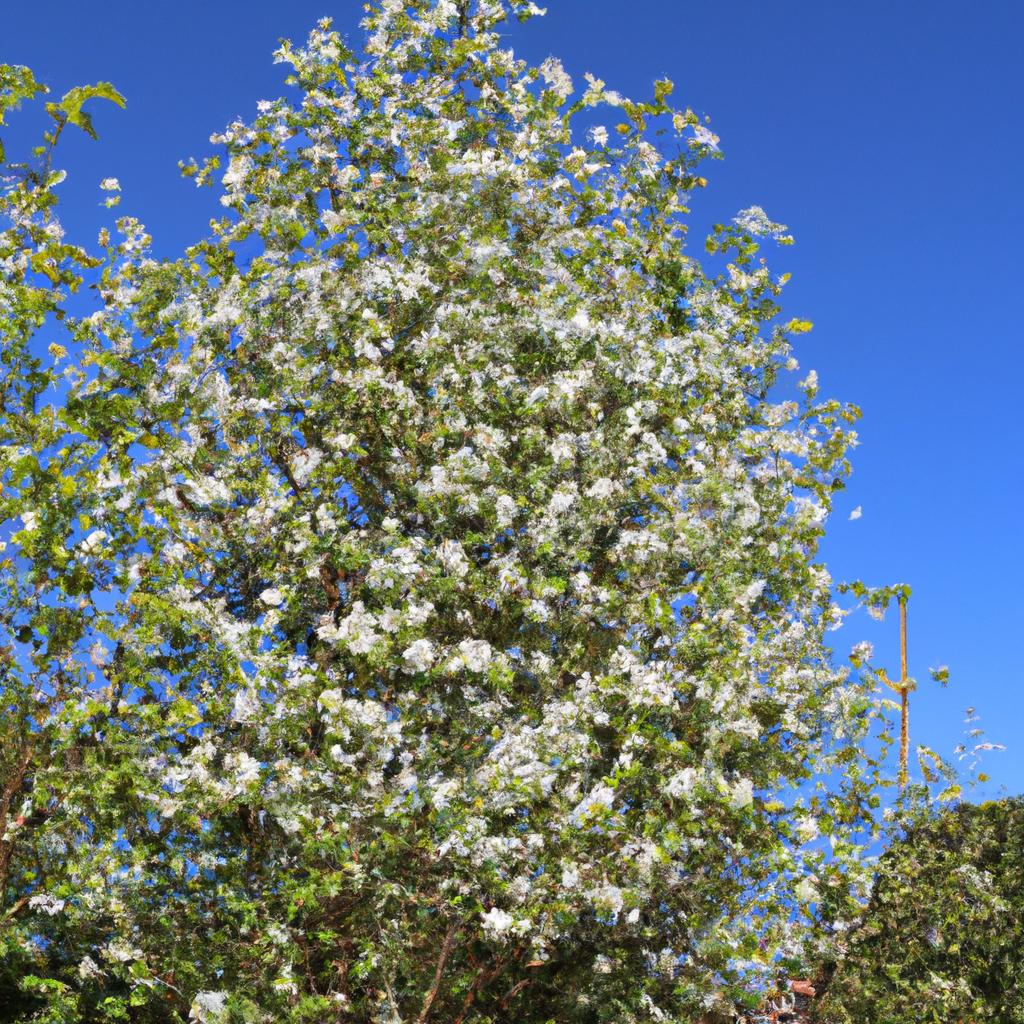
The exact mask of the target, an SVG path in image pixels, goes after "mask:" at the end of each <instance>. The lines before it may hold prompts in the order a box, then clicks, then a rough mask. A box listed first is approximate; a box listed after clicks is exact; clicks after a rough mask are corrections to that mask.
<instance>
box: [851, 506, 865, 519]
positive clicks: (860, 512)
mask: <svg viewBox="0 0 1024 1024" xmlns="http://www.w3.org/2000/svg"><path fill="white" fill-rule="evenodd" d="M863 514H864V511H863V509H861V507H860V505H858V506H857V507H856V508H855V509H854V510H853V511H852V512H851V513H850V518H851V519H860V517H861V516H862V515H863Z"/></svg>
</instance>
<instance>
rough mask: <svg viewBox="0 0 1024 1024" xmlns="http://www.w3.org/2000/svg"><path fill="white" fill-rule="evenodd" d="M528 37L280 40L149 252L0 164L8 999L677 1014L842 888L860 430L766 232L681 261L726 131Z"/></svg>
mask: <svg viewBox="0 0 1024 1024" xmlns="http://www.w3.org/2000/svg"><path fill="white" fill-rule="evenodd" d="M537 13H539V11H538V9H537V8H536V7H535V6H534V5H533V4H532V3H528V2H525V0H511V2H508V0H506V2H504V3H502V2H497V0H474V2H473V3H472V4H469V3H456V2H453V0H439V2H427V0H411V2H408V3H406V2H399V0H383V2H381V3H378V4H375V5H373V6H372V8H371V9H370V13H369V15H368V17H367V18H366V20H365V28H366V33H367V35H366V41H365V44H364V46H363V48H362V50H360V51H355V50H351V49H349V47H348V45H347V44H346V43H345V42H344V41H343V40H342V39H341V38H340V37H339V35H338V34H337V33H336V32H335V31H333V30H332V28H331V26H330V24H329V23H328V22H326V21H325V22H323V23H321V24H320V25H319V26H318V27H317V28H316V29H315V30H314V31H313V32H312V34H311V35H310V37H309V40H308V42H307V43H306V44H305V45H304V46H302V47H295V46H292V45H290V44H284V45H283V46H282V47H281V49H280V50H279V51H278V53H277V55H276V57H277V59H278V60H279V61H280V62H282V63H284V64H286V65H288V66H289V68H290V78H289V85H290V86H291V87H292V89H291V92H290V93H289V97H288V98H287V99H282V100H274V101H264V102H261V103H260V104H259V105H258V113H257V115H256V117H255V119H254V120H253V121H252V122H251V123H249V124H243V123H240V122H239V123H235V124H232V125H230V126H229V127H228V128H227V129H226V131H224V132H223V134H221V135H219V136H215V140H214V141H215V142H216V143H217V144H218V146H221V147H223V153H224V155H223V157H214V158H211V159H209V160H206V161H205V162H193V163H189V164H187V165H185V167H184V171H185V173H186V175H189V176H191V177H193V178H194V179H195V181H196V182H197V183H198V184H200V185H207V186H210V187H212V188H215V189H216V188H219V189H221V194H220V202H221V204H222V206H223V214H222V216H221V217H220V218H219V219H218V220H216V221H215V222H214V223H213V224H212V225H211V233H210V235H209V237H207V238H206V239H204V240H202V241H200V242H198V243H197V244H196V245H195V246H194V247H192V248H190V249H189V250H187V251H186V252H185V253H183V254H182V255H181V257H180V258H179V259H176V260H170V261H163V260H157V259H154V258H153V257H152V255H151V254H150V251H149V243H150V239H149V237H148V236H147V234H146V231H145V229H144V228H143V227H142V225H141V224H139V223H138V222H137V221H136V220H134V219H132V218H131V217H124V218H122V219H120V220H118V221H117V223H116V227H112V229H111V231H110V232H109V234H108V233H107V232H104V235H103V236H102V237H101V240H100V250H101V251H100V253H99V255H98V256H96V257H94V256H92V255H87V254H86V253H84V252H82V251H81V250H79V249H77V248H75V247H72V246H69V245H67V244H66V243H64V242H63V241H62V239H61V229H60V227H59V225H58V222H57V220H56V219H55V217H54V213H53V203H54V197H55V196H56V194H57V193H56V191H55V190H56V189H57V187H58V184H59V175H57V174H53V173H51V172H50V170H49V155H48V153H41V154H37V156H36V162H35V164H33V165H32V166H33V167H34V168H35V170H32V171H26V172H25V173H20V174H18V173H12V174H11V175H10V176H9V177H7V178H5V179H4V186H3V187H4V191H3V197H2V204H3V206H2V213H3V216H4V218H5V223H4V230H3V234H2V235H0V266H2V270H3V273H2V277H0V304H2V307H3V317H2V318H0V331H2V332H3V338H4V355H3V373H4V379H3V410H2V413H0V460H2V461H0V474H2V484H3V490H2V492H0V520H3V521H4V522H5V523H6V524H7V527H6V529H7V531H8V534H9V536H8V538H7V546H6V550H5V551H4V552H3V553H2V554H0V558H2V559H3V561H2V562H0V568H2V571H3V576H2V597H0V645H2V649H3V659H4V660H3V664H2V668H0V672H2V683H0V685H2V687H3V696H4V704H3V708H4V710H3V718H2V720H0V728H2V729H3V740H4V742H3V747H2V754H0V772H2V773H3V774H2V781H3V786H4V788H3V790H2V798H3V803H2V804H0V815H2V817H0V821H2V823H3V824H2V828H0V835H2V839H0V868H2V871H0V888H2V891H0V898H2V900H3V910H2V915H3V917H2V920H3V924H2V930H0V943H2V947H3V954H4V957H5V958H6V959H5V961H4V962H5V964H7V965H9V966H5V967H4V968H2V969H0V979H2V984H5V985H7V989H6V991H8V992H10V993H11V994H10V997H9V1005H12V1006H15V1005H17V1006H18V1007H20V1009H15V1010H13V1011H10V1012H11V1013H13V1014H14V1015H13V1016H10V1017H9V1018H8V1019H11V1020H25V1021H28V1020H33V1021H36V1020H39V1021H43V1020H45V1021H119V1020H131V1021H172V1020H175V1021H177V1020H184V1019H186V1018H187V1017H188V1016H189V1015H190V1014H191V1017H192V1018H193V1019H195V1020H199V1021H208V1022H209V1021H215V1020H227V1019H232V1020H247V1021H268V1022H269V1021H275V1022H277V1021H311V1022H312V1021H315V1022H322V1021H338V1022H350V1021H351V1022H363V1021H377V1022H381V1024H385V1022H386V1024H398V1022H410V1024H411V1022H419V1024H422V1022H424V1021H426V1020H427V1019H428V1018H429V1019H433V1020H436V1021H438V1022H442V1021H443V1022H449V1024H456V1022H466V1024H469V1022H477V1024H483V1022H497V1021H513V1020H514V1021H525V1022H529V1021H536V1022H538V1024H539V1022H553V1021H557V1022H598V1021H607V1022H612V1021H614V1022H625V1021H677V1022H683V1021H692V1020H694V1019H695V1016H696V1015H699V1014H701V1013H703V1012H705V1011H711V1010H714V1009H715V1008H716V1007H721V1006H725V1005H726V1004H727V1003H728V1002H729V1001H730V1000H734V999H737V1000H741V1001H742V1000H743V999H745V998H746V999H751V1000H754V999H756V998H757V997H756V991H757V988H758V985H759V984H760V980H761V979H765V978H770V977H773V976H774V975H775V974H776V973H777V972H778V971H779V970H783V969H785V968H786V967H787V966H790V967H793V968H794V969H795V967H796V965H798V964H799V963H800V962H801V957H804V956H806V955H807V954H808V951H810V952H812V953H815V954H817V953H818V952H820V950H821V949H825V948H827V946H828V944H829V942H830V941H831V940H830V938H829V934H830V931H831V925H830V922H834V920H835V918H836V917H837V916H838V917H840V918H841V917H842V916H843V915H845V914H848V913H851V912H852V910H851V899H852V898H853V897H854V896H855V895H856V894H857V893H858V892H862V891H863V888H862V886H863V881H864V876H865V872H864V869H863V867H862V853H863V841H864V840H866V839H870V838H871V836H872V835H873V834H874V833H873V830H874V825H873V823H872V819H871V810H870V806H869V805H874V804H877V798H876V797H874V796H873V795H872V792H871V786H872V783H873V767H872V765H871V763H870V762H869V761H867V760H866V759H865V758H864V757H863V756H862V755H861V754H859V753H858V749H859V748H858V744H859V741H860V740H861V738H862V737H863V735H864V733H865V731H866V730H867V729H868V727H869V726H870V725H871V723H872V722H873V721H874V717H873V712H872V710H871V708H872V703H871V696H870V692H869V685H868V684H867V683H864V682H861V681H858V680H856V679H853V678H850V677H849V676H848V673H847V672H846V671H844V670H843V669H841V668H837V667H836V666H835V665H834V664H833V663H832V661H831V657H830V653H829V650H828V647H827V645H826V639H825V634H826V632H827V631H828V630H829V629H831V628H832V627H833V626H835V625H836V624H837V622H838V620H839V618H840V613H839V611H838V609H837V607H836V606H835V604H834V601H833V594H832V587H831V582H830V578H829V575H828V572H827V571H826V569H825V568H824V567H823V566H822V565H821V564H820V563H819V562H818V561H817V546H818V543H819V539H820V537H821V536H822V532H823V527H824V523H825V520H826V518H827V516H828V513H829V509H830V501H831V495H832V493H833V491H834V489H836V488H837V487H840V486H841V485H842V481H843V478H844V477H845V475H846V473H847V472H848V465H847V462H846V453H847V450H848V448H849V446H850V444H851V442H852V440H853V434H852V432H851V430H850V424H851V423H852V421H853V419H854V418H855V410H852V409H850V408H848V407H844V406H841V405H840V404H838V403H836V402H834V401H824V400H822V399H821V398H819V397H818V394H817V390H818V389H817V382H816V378H815V376H814V374H813V373H811V374H810V375H808V376H806V377H805V378H804V379H803V380H802V381H801V384H800V386H799V388H796V387H793V386H792V385H790V386H788V390H786V389H785V388H782V394H781V395H780V394H779V391H780V387H781V385H777V381H778V379H779V378H780V375H788V374H790V373H792V372H793V371H795V370H796V369H797V367H796V361H795V359H794V358H793V356H792V354H791V347H790V337H791V335H792V334H794V333H799V332H802V331H805V330H807V329H808V328H809V325H808V324H807V323H805V322H803V321H791V322H789V323H788V324H785V325H784V324H783V323H782V322H781V320H780V319H779V306H778V297H779V294H780V290H781V287H782V284H783V283H784V278H780V277H778V276H773V275H772V274H771V273H770V272H769V270H768V268H767V267H766V266H765V264H764V262H763V260H762V258H761V256H760V255H759V251H760V250H759V245H760V244H761V239H762V237H767V238H770V239H772V240H774V241H778V242H782V243H787V242H789V241H790V239H789V238H788V236H786V234H785V229H784V228H783V227H782V226H781V225H778V224H774V223H772V222H771V221H770V220H769V219H768V218H767V217H766V216H765V214H764V212H763V211H761V210H760V209H759V208H756V207H752V208H751V209H749V210H746V211H743V212H742V213H741V214H740V215H739V216H737V217H736V219H735V221H734V222H733V223H731V224H729V225H728V226H723V227H721V228H719V229H717V230H716V232H715V234H714V235H713V236H712V237H711V238H710V239H709V240H708V242H707V249H708V251H709V253H708V255H707V256H706V257H705V261H706V266H705V267H702V264H701V262H700V261H699V260H698V258H697V257H696V256H695V255H694V254H693V253H692V252H691V251H690V250H689V249H688V248H687V247H686V245H685V244H684V243H685V241H686V235H685V220H684V218H685V214H686V213H687V204H688V202H689V197H690V195H691V194H692V193H693V192H694V190H696V189H699V188H700V187H701V186H702V185H703V184H704V183H705V182H704V179H703V178H702V177H701V175H700V170H699V165H700V164H701V162H702V161H704V160H705V159H706V158H707V157H709V156H712V155H714V154H716V153H717V140H716V138H715V136H713V135H712V134H711V132H710V131H709V130H708V128H707V126H706V125H705V124H704V123H703V122H702V121H701V119H700V118H698V116H697V115H695V114H694V113H693V112H692V111H690V110H687V109H676V108H674V107H672V106H671V105H670V103H669V98H670V95H671V92H672V87H671V83H669V82H658V83H657V84H656V86H655V92H654V96H653V98H652V99H650V100H648V101H645V102H632V101H629V100H626V99H624V98H623V97H621V96H619V95H617V94H615V93H613V92H611V91H609V90H608V89H606V87H605V85H604V84H603V83H602V82H601V81H600V80H599V79H597V78H593V77H590V76H587V78H586V81H585V82H584V83H583V84H582V87H580V88H577V87H576V85H575V84H574V83H573V82H572V81H571V80H570V77H569V75H568V74H567V73H566V71H565V70H564V69H563V68H562V66H561V65H560V64H559V62H558V61H557V60H555V59H549V60H546V61H545V62H544V63H542V64H541V65H540V66H539V67H532V66H530V65H528V64H527V63H525V62H523V61H522V60H520V59H518V58H516V57H515V56H514V55H513V54H512V52H510V51H509V50H507V49H505V48H504V46H503V43H502V37H501V31H500V29H501V24H502V22H503V20H504V19H506V18H507V17H509V16H511V15H516V16H519V17H520V18H522V19H528V18H529V17H531V16H532V15H534V14H537ZM4 73H5V75H7V76H9V78H10V80H12V81H21V80H20V79H17V76H18V75H20V74H22V72H21V71H19V70H18V69H7V70H6V71H5V72H4ZM7 80H8V79H5V82H6V81H7ZM5 88H6V87H5ZM16 88H21V91H22V93H23V94H25V95H26V96H27V95H28V94H29V93H30V92H31V91H32V88H33V86H32V85H31V84H29V85H25V84H24V82H23V83H22V86H17V85H16ZM94 88H95V89H97V90H100V91H97V92H93V93H91V94H90V96H95V97H99V98H103V97H104V96H105V97H106V98H114V97H116V94H113V95H110V94H109V93H108V92H107V91H106V90H109V87H105V86H101V87H94ZM4 95H5V96H7V95H13V93H9V92H5V93H4ZM69 95H70V94H69ZM87 98H89V97H87ZM117 98H118V99H119V97H117ZM78 99H80V97H77V98H73V99H72V101H71V103H70V106H71V107H74V106H75V102H78ZM3 102H4V104H5V105H10V104H9V103H8V100H7V99H6V98H5V99H4V100H3ZM55 109H59V108H55ZM75 109H76V110H77V114H76V116H78V117H79V118H81V112H82V103H81V102H78V105H77V107H76V108H75ZM54 116H55V118H56V117H57V116H58V115H56V114H55V115H54ZM68 117H70V114H69V115H68ZM70 123H73V124H77V125H78V126H79V127H85V126H86V125H83V124H81V123H80V122H79V121H74V120H71V121H70ZM86 124H87V125H88V128H87V130H89V129H91V123H89V122H87V123H86ZM40 161H42V162H40ZM40 167H42V168H43V169H42V170H40V169H39V168H40ZM103 186H104V188H105V190H106V194H107V196H109V197H110V198H109V199H108V205H112V204H113V203H114V202H116V198H117V194H118V193H117V183H116V181H113V180H109V179H108V180H107V181H105V182H104V183H103ZM102 194H103V193H100V192H98V193H97V196H98V198H99V197H101V196H102ZM86 273H91V274H92V277H91V278H90V280H94V282H95V283H96V284H97V286H98V294H99V296H100V298H101V300H102V301H101V305H100V306H99V308H97V309H96V310H95V311H93V312H91V313H89V314H88V315H85V314H84V313H83V312H82V309H81V304H79V305H78V306H74V305H73V306H71V307H68V304H67V298H68V295H69V293H70V292H71V291H72V290H74V288H75V286H76V283H77V282H78V281H79V279H80V278H81V277H82V275H83V274H86ZM51 336H52V337H58V336H59V337H60V339H61V340H60V343H59V344H56V343H54V344H53V345H51V347H50V349H49V351H48V352H47V351H46V343H47V340H48V339H49V338H50V337H51ZM790 394H791V395H793V396H795V397H793V398H790V397H786V396H788V395H790ZM806 936H809V937H810V938H809V940H806V941H805V939H806ZM4 971H6V972H7V973H6V975H4V974H3V973H2V972H4ZM17 993H20V994H17ZM18 1000H21V1002H18ZM3 1012H7V1011H0V1016H2V1014H3Z"/></svg>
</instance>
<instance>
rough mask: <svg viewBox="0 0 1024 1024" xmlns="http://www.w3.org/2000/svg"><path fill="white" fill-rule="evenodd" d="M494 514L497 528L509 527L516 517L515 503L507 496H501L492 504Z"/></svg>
mask: <svg viewBox="0 0 1024 1024" xmlns="http://www.w3.org/2000/svg"><path fill="white" fill-rule="evenodd" d="M494 513H495V516H496V517H497V520H498V525H499V526H511V525H512V521H513V519H515V515H516V502H515V499H514V498H510V497H509V496H508V495H507V494H502V495H501V496H500V497H499V498H498V500H497V501H496V502H495V503H494Z"/></svg>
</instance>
